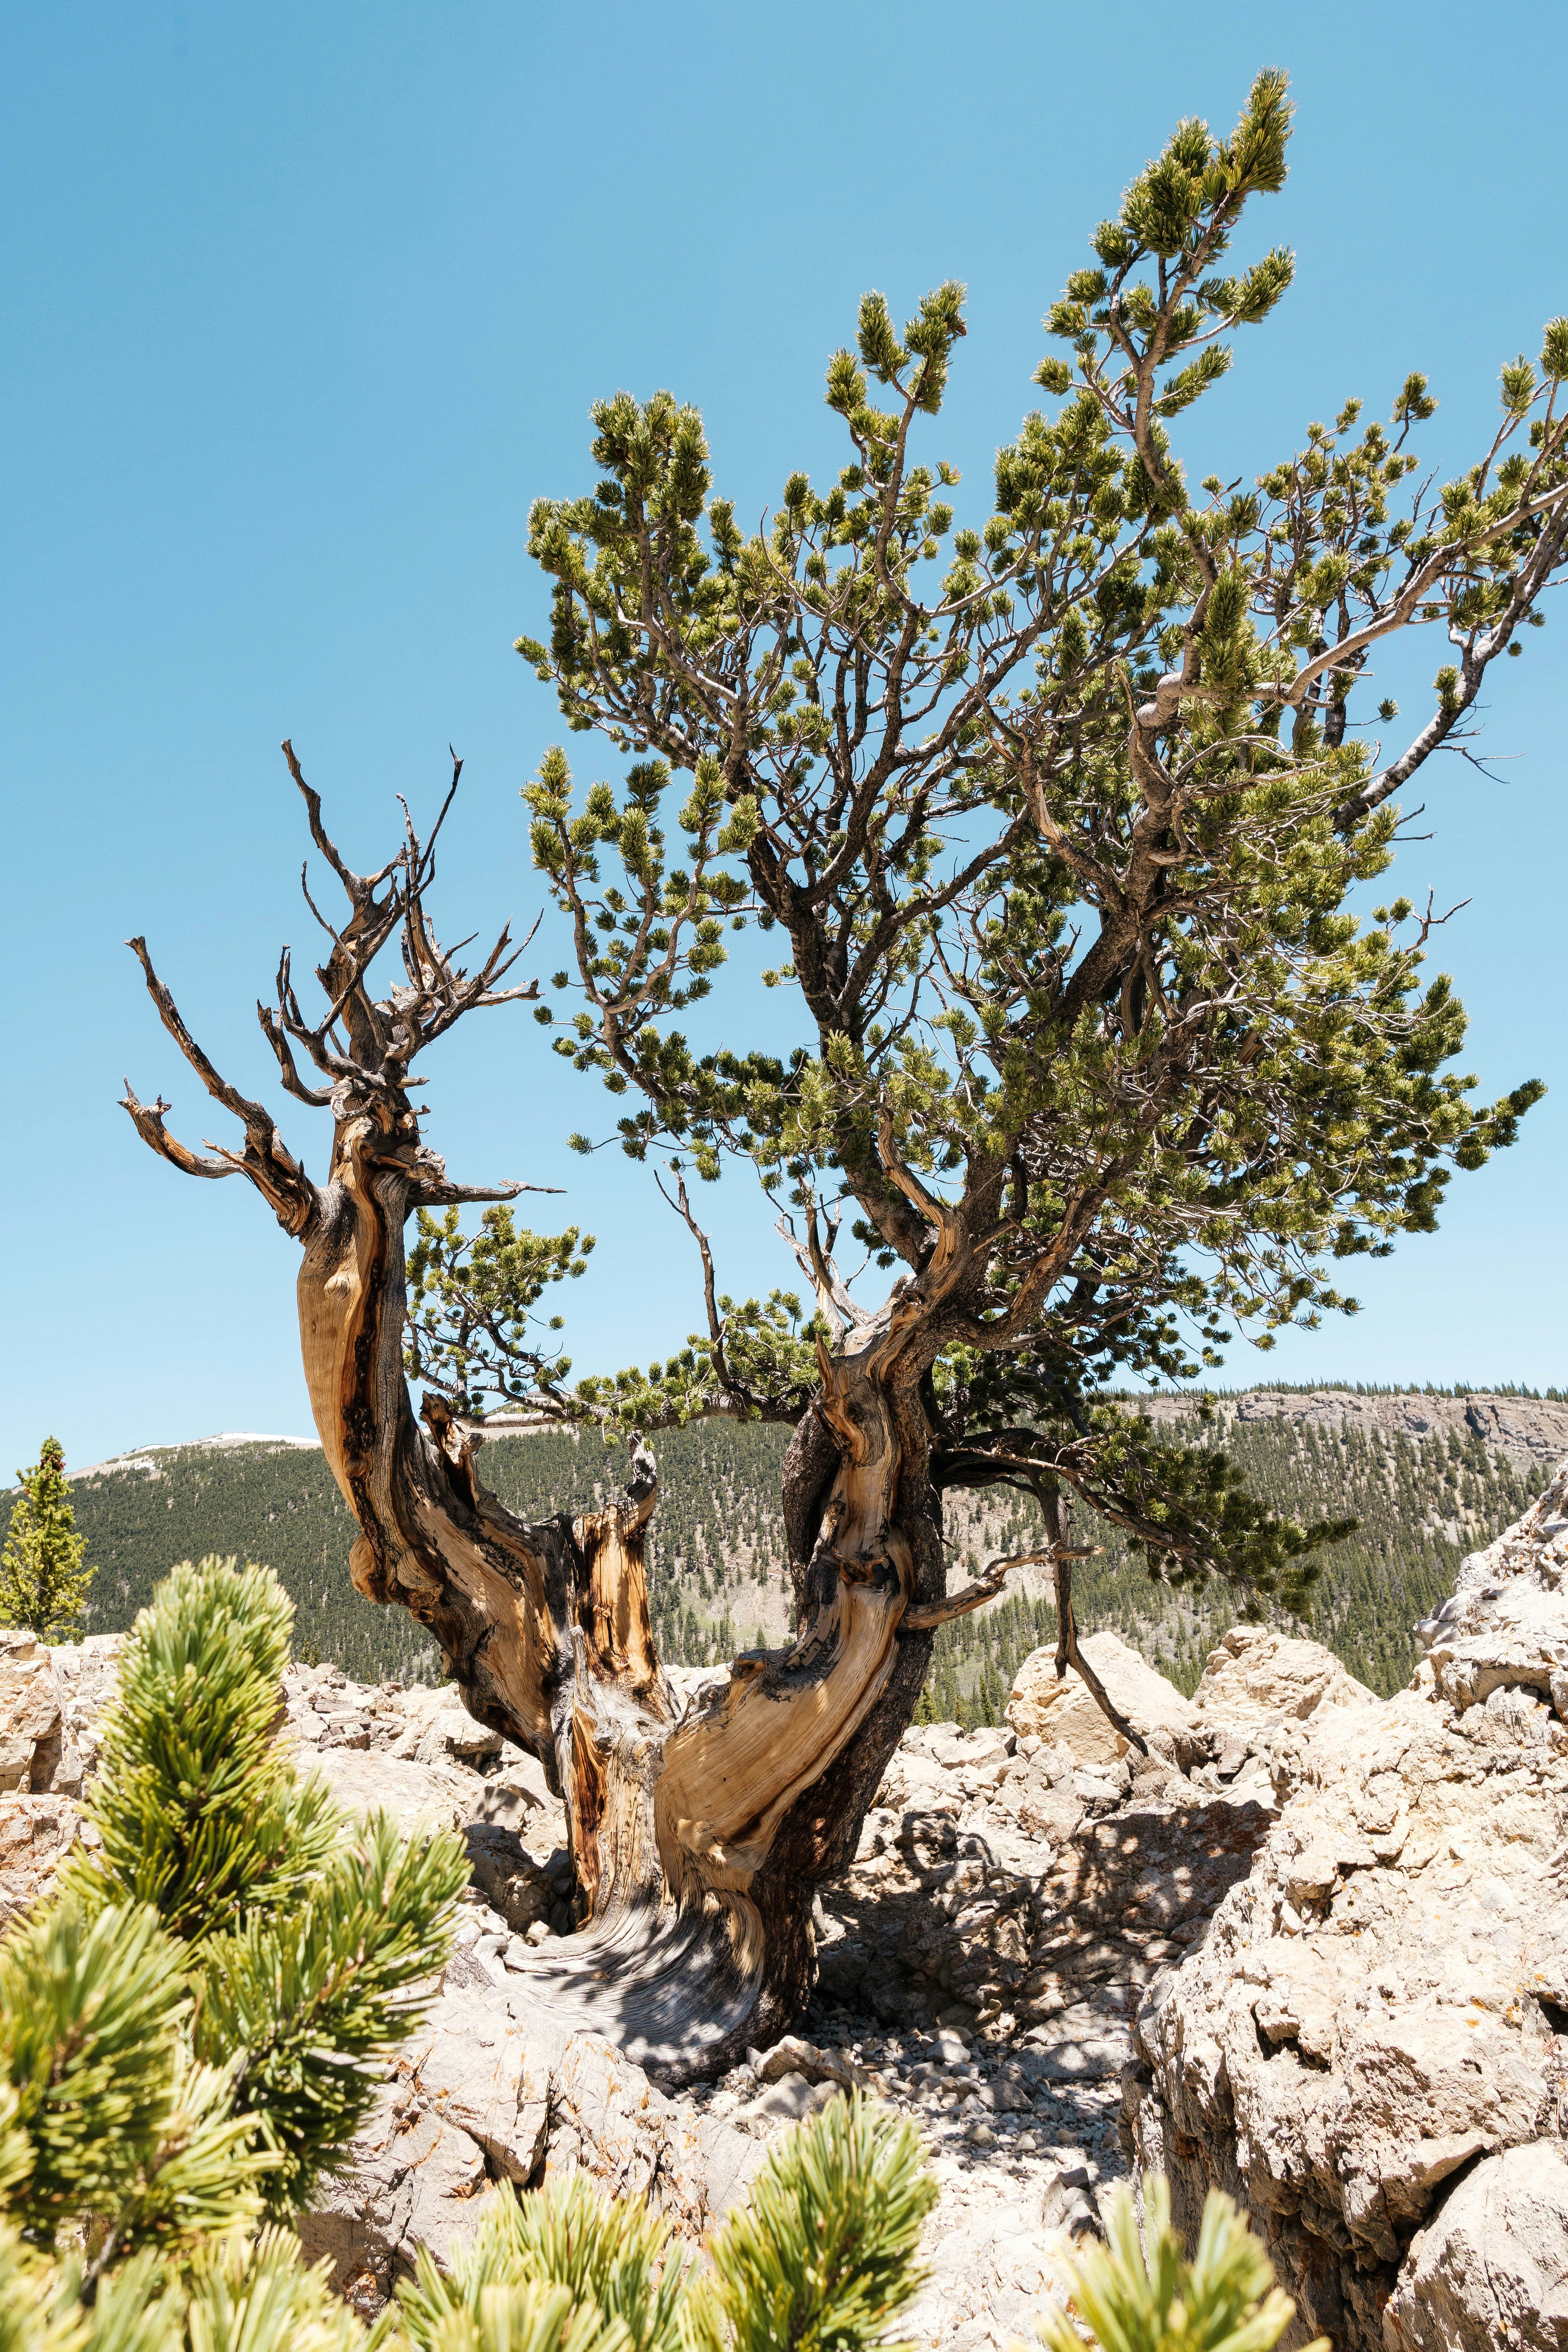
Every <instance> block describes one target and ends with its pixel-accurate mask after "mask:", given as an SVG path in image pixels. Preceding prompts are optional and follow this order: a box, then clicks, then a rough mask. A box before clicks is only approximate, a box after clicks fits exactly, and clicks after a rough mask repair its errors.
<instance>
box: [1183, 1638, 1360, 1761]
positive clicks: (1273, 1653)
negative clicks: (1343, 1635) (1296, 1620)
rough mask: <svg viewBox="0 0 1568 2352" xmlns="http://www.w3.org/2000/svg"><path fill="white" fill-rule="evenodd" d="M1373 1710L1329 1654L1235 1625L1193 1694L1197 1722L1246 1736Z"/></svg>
mask: <svg viewBox="0 0 1568 2352" xmlns="http://www.w3.org/2000/svg"><path fill="white" fill-rule="evenodd" d="M1376 1705H1377V1695H1376V1693H1375V1692H1374V1691H1370V1690H1368V1688H1367V1686H1366V1685H1365V1684H1364V1683H1359V1682H1357V1680H1356V1678H1355V1676H1354V1675H1352V1674H1351V1673H1350V1672H1349V1670H1348V1669H1347V1668H1346V1667H1345V1666H1344V1665H1342V1664H1341V1662H1340V1660H1339V1659H1338V1658H1336V1657H1335V1655H1334V1654H1333V1652H1332V1651H1331V1650H1325V1649H1324V1647H1323V1645H1322V1643H1321V1642H1302V1641H1297V1640H1295V1639H1293V1638H1292V1637H1291V1636H1290V1635H1289V1634H1287V1633H1279V1632H1277V1631H1276V1630H1275V1628H1274V1627H1273V1626H1272V1625H1233V1626H1232V1627H1231V1629H1230V1631H1229V1633H1226V1636H1225V1638H1224V1640H1223V1641H1222V1643H1220V1646H1219V1648H1218V1649H1216V1650H1211V1652H1210V1653H1209V1657H1208V1663H1207V1664H1206V1665H1205V1668H1204V1673H1203V1679H1202V1681H1201V1682H1200V1683H1199V1684H1198V1686H1197V1689H1196V1690H1195V1691H1194V1693H1193V1707H1194V1713H1195V1714H1196V1715H1197V1716H1198V1717H1199V1718H1200V1720H1204V1721H1206V1722H1211V1723H1214V1724H1215V1726H1216V1727H1219V1728H1220V1729H1221V1730H1222V1731H1224V1730H1234V1731H1238V1732H1242V1733H1244V1734H1245V1733H1247V1732H1258V1731H1266V1730H1270V1729H1272V1728H1273V1727H1275V1726H1276V1725H1278V1724H1284V1723H1306V1722H1309V1721H1316V1720H1318V1719H1319V1718H1320V1717H1322V1716H1324V1715H1326V1714H1331V1713H1334V1712H1336V1711H1341V1710H1344V1709H1347V1708H1353V1707H1363V1706H1376Z"/></svg>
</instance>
